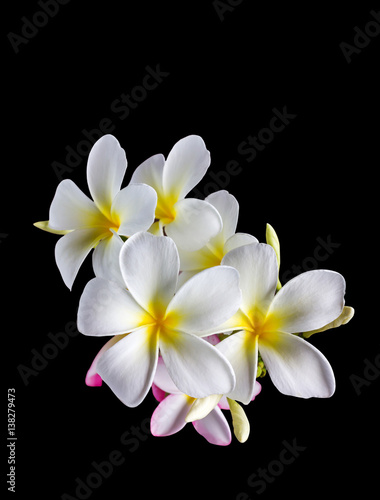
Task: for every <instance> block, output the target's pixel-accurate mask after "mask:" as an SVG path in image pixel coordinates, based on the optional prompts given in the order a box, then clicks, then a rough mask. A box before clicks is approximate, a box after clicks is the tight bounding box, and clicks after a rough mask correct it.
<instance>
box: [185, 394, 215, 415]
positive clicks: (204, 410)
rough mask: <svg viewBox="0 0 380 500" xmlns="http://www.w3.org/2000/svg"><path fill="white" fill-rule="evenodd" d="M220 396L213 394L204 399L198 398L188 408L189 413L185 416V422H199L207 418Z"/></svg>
mask: <svg viewBox="0 0 380 500" xmlns="http://www.w3.org/2000/svg"><path fill="white" fill-rule="evenodd" d="M222 396H223V395H222V394H213V395H212V396H207V397H206V398H198V399H196V400H195V401H194V404H193V405H192V407H191V408H190V411H189V413H188V414H187V415H186V422H193V421H194V420H201V419H202V418H205V417H207V415H208V414H209V413H210V411H212V410H213V409H214V408H215V407H216V406H217V404H218V403H219V401H220V400H221V398H222Z"/></svg>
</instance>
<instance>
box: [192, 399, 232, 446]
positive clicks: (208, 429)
mask: <svg viewBox="0 0 380 500" xmlns="http://www.w3.org/2000/svg"><path fill="white" fill-rule="evenodd" d="M193 426H194V428H195V429H196V431H197V432H198V433H199V434H201V436H203V437H204V438H205V439H206V440H207V441H208V442H209V443H210V444H216V445H219V446H228V445H229V444H230V443H231V431H230V427H229V425H228V422H227V420H226V418H225V416H224V415H223V413H222V411H221V409H220V408H218V407H216V408H214V409H213V411H212V412H210V413H209V414H208V415H207V416H206V417H204V418H203V419H202V420H196V421H194V422H193Z"/></svg>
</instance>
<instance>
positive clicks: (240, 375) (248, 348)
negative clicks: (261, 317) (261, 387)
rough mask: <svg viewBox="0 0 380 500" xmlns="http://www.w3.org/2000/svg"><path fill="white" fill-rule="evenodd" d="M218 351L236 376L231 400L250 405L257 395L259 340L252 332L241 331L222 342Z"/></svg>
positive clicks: (218, 346)
mask: <svg viewBox="0 0 380 500" xmlns="http://www.w3.org/2000/svg"><path fill="white" fill-rule="evenodd" d="M216 349H217V350H218V351H219V352H221V353H222V354H223V355H224V356H225V357H226V359H228V361H229V362H230V363H231V366H232V368H233V370H234V373H235V376H236V386H235V388H234V390H233V391H231V392H230V393H225V394H227V395H228V397H229V398H230V399H234V400H237V401H241V402H242V403H244V404H248V403H249V402H250V401H251V400H252V398H253V397H254V395H255V385H256V373H257V359H258V338H257V336H255V335H253V334H252V333H251V332H247V331H243V330H241V331H239V332H236V333H234V334H232V335H230V336H229V337H227V338H225V339H224V340H222V342H220V343H219V344H218V345H217V346H216Z"/></svg>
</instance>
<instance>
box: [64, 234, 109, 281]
mask: <svg viewBox="0 0 380 500" xmlns="http://www.w3.org/2000/svg"><path fill="white" fill-rule="evenodd" d="M103 237H104V233H103V231H102V228H99V227H94V228H86V229H76V230H75V231H72V232H70V233H67V234H65V235H64V236H62V238H60V239H59V240H58V241H57V244H56V245H55V261H56V263H57V267H58V269H59V271H60V273H61V276H62V279H63V281H64V283H65V285H66V286H67V287H68V288H69V289H70V290H71V288H72V286H73V283H74V280H75V277H76V275H77V274H78V271H79V268H80V266H81V265H82V263H83V261H84V259H85V258H86V257H87V255H88V254H89V253H90V251H91V249H92V248H94V247H95V246H96V245H97V243H98V242H99V240H100V239H101V238H103Z"/></svg>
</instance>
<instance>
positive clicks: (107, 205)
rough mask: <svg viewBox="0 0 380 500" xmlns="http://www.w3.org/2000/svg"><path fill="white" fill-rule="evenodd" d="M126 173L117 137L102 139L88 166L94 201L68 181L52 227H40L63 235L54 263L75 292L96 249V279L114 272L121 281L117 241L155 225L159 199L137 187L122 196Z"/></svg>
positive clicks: (61, 188)
mask: <svg viewBox="0 0 380 500" xmlns="http://www.w3.org/2000/svg"><path fill="white" fill-rule="evenodd" d="M126 168H127V160H126V157H125V152H124V150H123V149H122V148H121V147H120V144H119V142H118V141H117V139H116V138H115V137H113V136H112V135H105V136H103V137H101V138H100V139H99V140H98V141H97V142H96V143H95V144H94V146H93V148H92V149H91V151H90V154H89V157H88V163H87V181H88V187H89V190H90V193H91V195H92V198H93V200H94V201H93V200H91V199H90V198H89V197H88V196H86V195H85V194H84V193H83V192H82V191H81V190H80V189H79V188H78V187H77V186H76V184H74V182H73V181H71V180H69V179H66V180H64V181H62V182H61V183H60V184H59V185H58V188H57V191H56V193H55V196H54V199H53V201H52V204H51V206H50V213H49V221H48V222H46V221H44V222H40V223H36V224H35V225H36V226H37V227H39V228H41V229H44V230H46V231H49V232H52V233H57V234H63V235H64V236H63V237H62V238H60V239H59V240H58V242H57V245H56V247H55V258H56V262H57V266H58V269H59V271H60V272H61V275H62V278H63V281H64V282H65V284H66V285H67V286H68V288H70V289H71V288H72V285H73V282H74V279H75V277H76V275H77V273H78V270H79V268H80V266H81V265H82V263H83V261H84V259H85V258H86V256H87V255H88V253H89V252H90V251H91V249H92V248H95V251H94V254H93V267H94V271H95V274H96V275H98V276H102V275H103V274H104V273H107V272H108V271H107V269H108V267H109V266H112V268H113V269H114V274H115V275H117V274H118V270H117V269H115V265H117V262H118V260H117V257H118V253H119V251H120V248H121V245H122V240H121V239H120V237H118V236H117V235H122V236H127V237H128V236H131V235H133V234H135V233H137V232H139V231H145V230H147V229H149V227H150V226H151V224H152V222H153V221H154V211H155V207H156V204H157V194H156V192H155V191H154V189H153V188H152V187H151V186H147V185H144V184H133V185H129V186H127V187H125V188H124V189H121V190H120V187H121V183H122V181H123V178H124V174H125V171H126ZM115 257H116V258H115ZM115 262H116V264H115Z"/></svg>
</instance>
